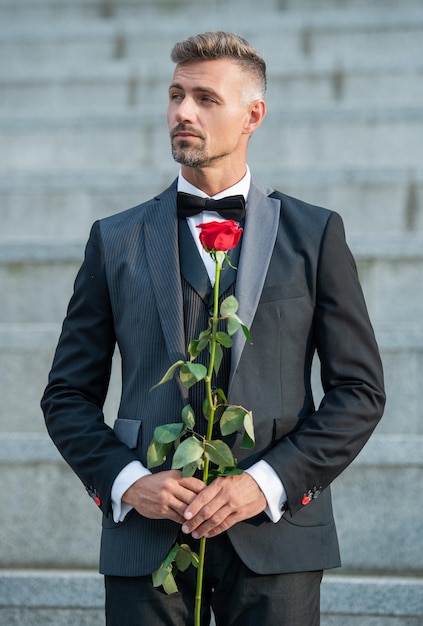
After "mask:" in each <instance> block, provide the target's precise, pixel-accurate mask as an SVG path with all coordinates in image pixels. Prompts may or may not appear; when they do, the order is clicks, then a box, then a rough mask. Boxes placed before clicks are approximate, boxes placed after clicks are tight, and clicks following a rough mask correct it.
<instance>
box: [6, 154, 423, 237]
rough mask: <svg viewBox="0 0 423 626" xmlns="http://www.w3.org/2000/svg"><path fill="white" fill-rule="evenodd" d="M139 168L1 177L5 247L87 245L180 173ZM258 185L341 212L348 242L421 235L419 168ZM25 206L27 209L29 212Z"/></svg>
mask: <svg viewBox="0 0 423 626" xmlns="http://www.w3.org/2000/svg"><path fill="white" fill-rule="evenodd" d="M177 171H178V169H177V166H176V164H170V166H169V171H168V172H165V173H161V172H158V171H157V170H156V169H147V168H145V169H143V170H142V171H141V172H134V173H133V174H125V173H120V174H116V173H111V174H110V175H107V176H106V175H103V174H102V173H101V172H93V173H92V174H84V173H75V174H73V175H72V174H63V175H61V174H56V175H54V176H50V175H48V174H44V175H43V174H22V175H21V174H19V173H16V174H11V175H10V176H1V175H0V206H1V207H2V228H1V231H0V244H1V243H4V242H10V243H12V242H19V241H22V242H26V243H29V242H31V241H34V242H36V241H39V240H41V241H44V242H46V241H48V240H52V241H53V242H54V241H55V242H57V241H63V242H66V241H80V242H85V241H86V239H87V237H88V233H89V228H90V226H91V224H92V223H93V222H94V220H96V219H98V218H100V217H105V216H107V215H111V214H113V213H117V212H119V211H122V210H124V209H127V208H129V207H131V206H135V205H137V204H139V203H140V202H143V201H145V200H147V199H148V198H151V197H153V196H154V195H155V194H157V193H158V192H159V191H161V190H163V189H165V188H166V187H167V186H168V185H169V184H170V183H171V181H172V180H173V179H174V178H175V177H176V175H177ZM254 174H256V175H257V176H259V175H260V178H261V180H262V181H263V182H265V183H268V184H271V185H272V186H274V187H276V188H277V189H279V190H281V191H284V192H285V193H287V194H289V195H292V196H294V197H297V198H302V199H304V200H306V201H308V202H311V203H313V204H317V205H320V206H325V207H329V208H331V209H334V210H336V211H338V212H339V213H341V215H342V217H343V219H344V222H345V228H346V232H347V235H348V236H355V235H361V234H363V233H365V234H366V235H378V236H380V235H387V236H390V235H401V234H404V235H405V234H413V233H415V234H417V233H421V232H422V230H423V170H422V169H420V170H419V169H414V168H413V169H411V168H404V169H401V168H396V167H392V168H386V169H378V168H375V167H372V168H370V167H369V168H363V169H360V168H344V169H343V168H338V167H334V168H324V167H318V166H314V167H313V168H297V169H292V168H289V167H284V168H280V169H279V168H278V169H275V168H274V167H272V168H270V169H267V171H264V169H263V171H260V172H256V169H254ZM29 208H30V210H29Z"/></svg>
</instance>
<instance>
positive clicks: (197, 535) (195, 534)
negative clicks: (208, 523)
mask: <svg viewBox="0 0 423 626" xmlns="http://www.w3.org/2000/svg"><path fill="white" fill-rule="evenodd" d="M192 536H193V537H194V539H198V538H199V537H200V535H199V534H198V533H192Z"/></svg>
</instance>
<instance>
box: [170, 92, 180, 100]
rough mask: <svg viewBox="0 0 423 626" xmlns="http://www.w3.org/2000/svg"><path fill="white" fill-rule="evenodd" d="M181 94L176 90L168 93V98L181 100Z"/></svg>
mask: <svg viewBox="0 0 423 626" xmlns="http://www.w3.org/2000/svg"><path fill="white" fill-rule="evenodd" d="M182 98H183V95H182V94H181V93H178V92H173V93H170V94H169V99H170V100H182Z"/></svg>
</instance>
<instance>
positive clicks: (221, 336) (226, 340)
mask: <svg viewBox="0 0 423 626" xmlns="http://www.w3.org/2000/svg"><path fill="white" fill-rule="evenodd" d="M216 341H217V342H218V343H220V344H221V345H222V346H223V347H224V348H231V347H232V339H231V338H230V336H229V335H228V334H227V333H224V332H222V331H219V332H217V333H216Z"/></svg>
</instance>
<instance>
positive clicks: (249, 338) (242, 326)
mask: <svg viewBox="0 0 423 626" xmlns="http://www.w3.org/2000/svg"><path fill="white" fill-rule="evenodd" d="M241 328H242V332H243V333H244V335H245V338H246V340H247V341H248V343H251V334H250V331H249V329H248V328H247V327H246V326H245V324H241Z"/></svg>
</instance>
